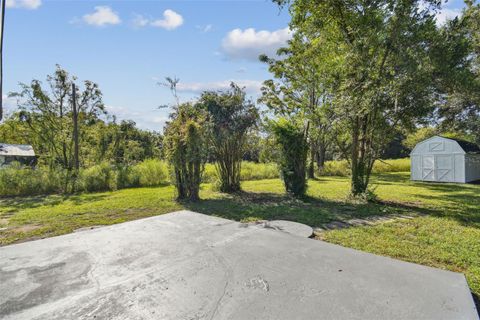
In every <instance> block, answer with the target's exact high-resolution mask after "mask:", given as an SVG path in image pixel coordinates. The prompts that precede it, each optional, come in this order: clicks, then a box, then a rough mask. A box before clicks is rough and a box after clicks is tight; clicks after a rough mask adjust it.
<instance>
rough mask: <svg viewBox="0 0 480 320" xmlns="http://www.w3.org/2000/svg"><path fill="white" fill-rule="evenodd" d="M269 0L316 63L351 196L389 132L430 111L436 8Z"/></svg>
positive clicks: (394, 0) (364, 181)
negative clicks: (285, 13) (281, 7)
mask: <svg viewBox="0 0 480 320" xmlns="http://www.w3.org/2000/svg"><path fill="white" fill-rule="evenodd" d="M275 2H277V3H279V4H287V3H290V4H291V6H290V13H291V16H292V21H291V24H290V27H291V29H292V30H294V31H295V34H296V36H297V37H300V38H302V39H304V40H305V41H306V42H307V43H309V46H310V47H311V49H310V50H312V51H314V52H316V53H317V56H318V57H319V62H318V64H319V69H318V73H319V74H321V75H322V78H323V86H324V89H325V92H326V94H327V96H328V97H329V101H330V102H331V103H330V110H331V111H332V113H333V115H334V120H333V121H332V131H333V133H334V135H333V136H334V138H335V139H336V140H337V145H338V146H340V149H341V150H342V152H343V154H344V156H345V157H346V158H347V159H348V161H349V164H350V167H351V180H352V181H351V192H352V194H353V195H360V194H362V193H364V192H365V191H366V190H367V188H368V184H369V178H370V174H371V171H372V168H373V164H374V162H375V160H376V159H377V158H378V157H379V156H380V155H381V153H382V151H383V149H384V147H385V146H386V144H387V143H388V142H389V141H390V140H391V135H392V134H393V133H394V130H391V128H392V127H395V126H399V125H401V126H403V127H412V126H413V125H414V123H415V121H416V120H417V119H418V118H420V117H423V116H425V115H427V114H428V113H429V112H430V111H431V109H432V100H433V97H434V93H435V92H434V86H433V85H432V80H433V79H434V74H433V68H432V66H431V65H432V64H431V52H430V48H431V46H430V44H431V43H432V41H435V34H436V26H435V20H434V13H432V12H434V11H435V10H436V9H438V7H439V5H440V2H439V1H436V0H430V1H419V0H413V1H404V0H382V1H380V0H377V1H370V0H368V1H367V0H348V1H338V0H295V1H282V0H277V1H275Z"/></svg>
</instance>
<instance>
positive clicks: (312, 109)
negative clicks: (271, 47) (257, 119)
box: [259, 35, 331, 178]
mask: <svg viewBox="0 0 480 320" xmlns="http://www.w3.org/2000/svg"><path fill="white" fill-rule="evenodd" d="M278 55H279V56H280V58H279V59H277V60H276V59H272V58H269V57H267V56H265V55H262V56H260V60H261V61H262V62H265V63H267V64H268V65H269V71H270V72H271V73H272V74H273V76H274V77H275V79H274V80H267V81H265V82H264V84H263V87H262V96H261V98H260V99H259V101H260V102H262V103H265V104H266V105H267V106H268V107H269V108H270V110H272V111H273V113H274V114H275V115H276V116H279V117H286V118H290V119H292V121H297V120H299V119H303V120H305V121H304V123H305V125H306V126H307V127H308V128H309V129H308V130H306V131H305V132H306V134H307V139H308V142H309V147H310V164H309V167H308V171H307V173H308V177H309V178H314V163H315V161H316V162H317V166H318V168H319V169H320V170H321V168H322V166H323V163H324V162H325V153H326V150H327V148H328V146H329V144H330V140H331V139H330V127H331V119H330V115H331V112H330V111H329V108H328V105H329V103H330V100H329V97H328V95H327V94H326V91H325V87H324V83H325V79H324V78H323V74H322V72H320V71H321V65H320V64H319V57H318V56H317V54H316V52H314V51H312V50H311V46H310V45H309V43H308V42H307V41H306V39H305V38H303V37H301V36H299V35H294V37H293V39H292V40H290V42H289V46H288V47H287V48H281V49H280V50H278ZM304 129H306V128H304Z"/></svg>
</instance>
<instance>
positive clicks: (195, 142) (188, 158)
mask: <svg viewBox="0 0 480 320" xmlns="http://www.w3.org/2000/svg"><path fill="white" fill-rule="evenodd" d="M170 118H171V121H170V122H168V123H167V125H166V127H165V152H166V156H167V159H168V161H169V163H170V164H171V165H172V167H173V181H174V184H175V187H176V189H177V199H178V200H192V201H196V200H198V199H199V190H200V182H201V178H202V173H203V170H204V166H205V162H206V160H207V156H208V143H207V130H208V128H207V118H206V113H205V112H204V111H203V110H201V109H199V108H197V107H196V106H194V105H193V104H190V103H185V104H181V105H179V106H178V107H175V109H174V112H173V113H172V114H171V115H170Z"/></svg>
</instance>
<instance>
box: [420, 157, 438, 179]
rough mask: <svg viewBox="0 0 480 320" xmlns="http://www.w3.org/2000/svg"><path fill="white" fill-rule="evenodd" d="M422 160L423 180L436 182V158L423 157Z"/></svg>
mask: <svg viewBox="0 0 480 320" xmlns="http://www.w3.org/2000/svg"><path fill="white" fill-rule="evenodd" d="M422 158H423V159H422V162H423V163H422V164H423V166H422V180H425V181H435V175H434V171H435V157H434V156H423V157H422Z"/></svg>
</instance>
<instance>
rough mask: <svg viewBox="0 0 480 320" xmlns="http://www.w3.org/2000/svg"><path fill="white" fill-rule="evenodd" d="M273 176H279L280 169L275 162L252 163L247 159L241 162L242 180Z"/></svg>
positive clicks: (270, 177) (272, 177)
mask: <svg viewBox="0 0 480 320" xmlns="http://www.w3.org/2000/svg"><path fill="white" fill-rule="evenodd" d="M275 178H280V171H279V170H278V165H277V164H276V163H254V162H247V161H245V162H243V163H242V173H241V179H242V181H246V180H261V179H275Z"/></svg>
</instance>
